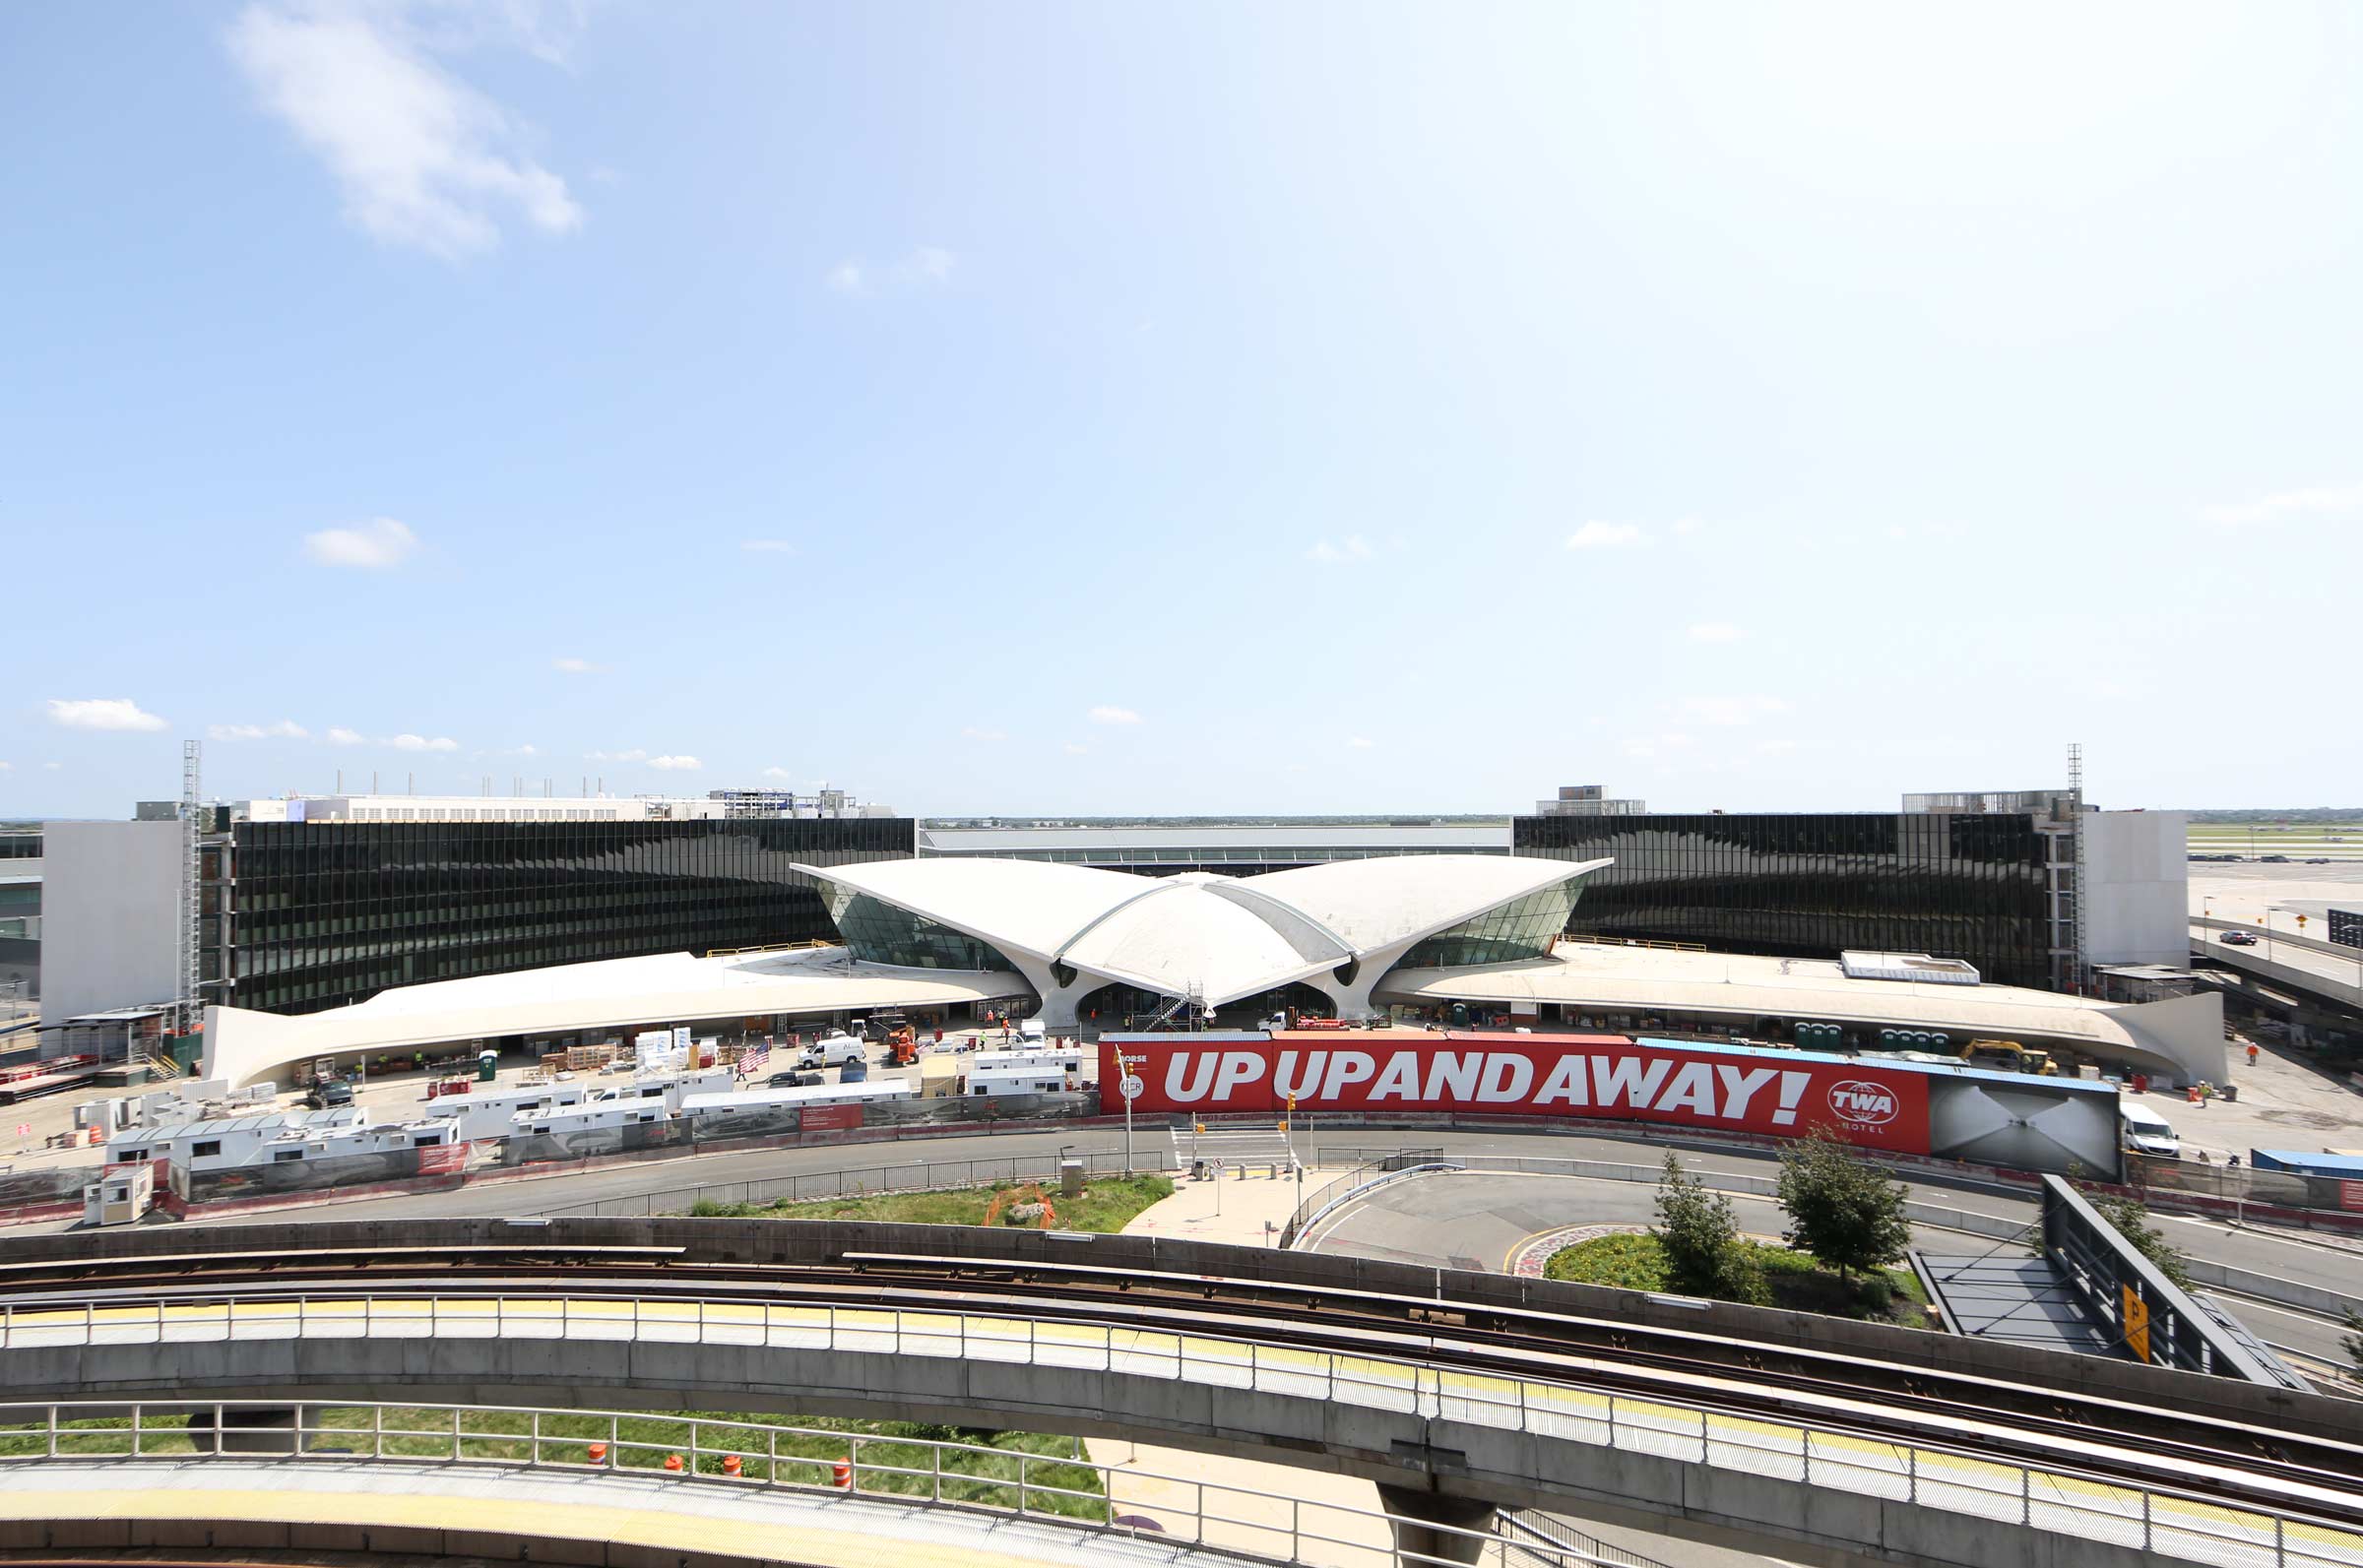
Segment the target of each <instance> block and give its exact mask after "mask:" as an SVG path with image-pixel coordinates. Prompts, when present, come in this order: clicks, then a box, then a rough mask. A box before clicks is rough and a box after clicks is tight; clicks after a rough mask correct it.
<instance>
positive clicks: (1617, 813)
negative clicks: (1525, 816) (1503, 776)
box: [1534, 784, 1649, 817]
mask: <svg viewBox="0 0 2363 1568" xmlns="http://www.w3.org/2000/svg"><path fill="white" fill-rule="evenodd" d="M1607 794H1608V791H1607V790H1605V789H1603V788H1602V787H1601V786H1600V785H1598V784H1561V785H1560V786H1559V793H1558V794H1556V795H1554V796H1552V797H1551V798H1550V799H1548V800H1537V801H1536V802H1535V803H1534V814H1535V815H1536V816H1538V817H1638V816H1642V815H1644V814H1646V813H1647V811H1648V810H1649V802H1648V801H1646V800H1611V799H1609V798H1607Z"/></svg>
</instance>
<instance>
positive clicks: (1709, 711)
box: [1682, 697, 1789, 724]
mask: <svg viewBox="0 0 2363 1568" xmlns="http://www.w3.org/2000/svg"><path fill="white" fill-rule="evenodd" d="M1682 711H1683V712H1684V713H1685V714H1688V715H1689V716H1690V717H1691V718H1692V719H1693V720H1695V721H1698V722H1700V723H1706V724H1752V723H1754V722H1756V721H1757V720H1758V719H1761V718H1763V717H1764V716H1765V715H1766V714H1785V713H1787V712H1788V711H1789V705H1788V704H1787V703H1786V702H1783V701H1782V700H1781V699H1780V698H1778V697H1685V698H1684V699H1683V700H1682Z"/></svg>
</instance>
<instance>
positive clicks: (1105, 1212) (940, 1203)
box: [689, 1176, 1174, 1231]
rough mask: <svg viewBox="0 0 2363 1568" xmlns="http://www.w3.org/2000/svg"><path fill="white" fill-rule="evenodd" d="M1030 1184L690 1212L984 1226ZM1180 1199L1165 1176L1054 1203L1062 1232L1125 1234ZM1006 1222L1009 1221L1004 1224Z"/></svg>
mask: <svg viewBox="0 0 2363 1568" xmlns="http://www.w3.org/2000/svg"><path fill="white" fill-rule="evenodd" d="M1030 1185H1031V1184H1030V1183H1026V1182H1006V1181H1004V1182H996V1183H995V1184H993V1185H992V1186H990V1187H961V1188H955V1189H952V1190H949V1191H944V1192H880V1193H866V1194H858V1195H854V1196H850V1197H844V1198H818V1199H811V1200H807V1201H804V1202H800V1203H798V1202H791V1201H789V1200H786V1199H782V1200H781V1201H779V1202H777V1203H700V1204H698V1205H697V1206H696V1207H694V1208H693V1209H691V1210H690V1211H689V1212H690V1213H691V1214H693V1215H697V1216H699V1217H701V1218H719V1219H733V1220H874V1221H881V1222H886V1223H896V1224H919V1225H980V1224H983V1223H985V1215H986V1211H987V1210H988V1209H990V1207H991V1206H992V1201H993V1199H994V1197H995V1196H996V1195H998V1194H1001V1193H1005V1192H1009V1191H1011V1190H1012V1189H1013V1188H1022V1187H1029V1186H1030ZM1173 1195H1174V1184H1173V1181H1172V1179H1171V1178H1169V1177H1165V1176H1099V1177H1095V1178H1093V1180H1092V1181H1091V1182H1090V1183H1089V1184H1088V1185H1087V1186H1085V1187H1084V1189H1083V1196H1082V1197H1080V1198H1075V1199H1063V1198H1060V1197H1059V1196H1058V1195H1057V1194H1056V1193H1055V1192H1052V1193H1051V1205H1052V1208H1053V1209H1054V1211H1055V1213H1056V1214H1057V1217H1058V1226H1057V1227H1058V1228H1059V1229H1061V1230H1098V1231H1117V1230H1121V1229H1123V1227H1124V1226H1125V1224H1127V1223H1129V1222H1130V1221H1131V1219H1132V1217H1133V1216H1134V1215H1137V1214H1139V1213H1140V1212H1141V1211H1142V1210H1143V1209H1146V1208H1147V1207H1148V1206H1149V1205H1151V1204H1153V1203H1156V1202H1158V1201H1160V1200H1161V1199H1165V1198H1170V1197H1172V1196H1173ZM1004 1223H1006V1222H1004Z"/></svg>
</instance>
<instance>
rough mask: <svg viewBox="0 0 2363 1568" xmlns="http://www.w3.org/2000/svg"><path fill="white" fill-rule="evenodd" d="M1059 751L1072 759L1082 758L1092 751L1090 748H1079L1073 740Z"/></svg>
mask: <svg viewBox="0 0 2363 1568" xmlns="http://www.w3.org/2000/svg"><path fill="white" fill-rule="evenodd" d="M1059 749H1060V750H1062V751H1064V752H1065V753H1066V754H1067V755H1068V756H1070V757H1080V756H1082V755H1084V754H1085V753H1086V752H1088V751H1090V750H1091V748H1090V747H1089V746H1078V745H1076V744H1075V743H1074V742H1073V741H1071V740H1070V741H1068V742H1067V743H1066V744H1065V745H1064V746H1062V747H1060V748H1059Z"/></svg>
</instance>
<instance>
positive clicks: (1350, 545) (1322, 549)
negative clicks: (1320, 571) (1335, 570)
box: [1305, 533, 1373, 566]
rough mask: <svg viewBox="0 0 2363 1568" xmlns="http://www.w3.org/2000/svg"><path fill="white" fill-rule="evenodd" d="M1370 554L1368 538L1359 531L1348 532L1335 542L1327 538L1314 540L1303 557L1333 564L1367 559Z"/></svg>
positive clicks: (1324, 563)
mask: <svg viewBox="0 0 2363 1568" xmlns="http://www.w3.org/2000/svg"><path fill="white" fill-rule="evenodd" d="M1372 554H1373V551H1372V549H1371V541H1370V540H1369V539H1366V538H1364V537H1363V536H1362V535H1361V534H1359V533H1349V534H1347V535H1346V536H1345V537H1344V538H1342V539H1339V540H1338V541H1337V542H1336V543H1335V544H1332V543H1330V542H1329V541H1328V540H1327V539H1318V540H1315V541H1314V543H1313V546H1312V548H1311V549H1309V550H1307V551H1306V552H1305V559H1307V560H1309V561H1318V562H1320V563H1321V564H1322V565H1324V566H1335V565H1337V564H1338V563H1340V562H1343V561H1367V560H1369V559H1370V558H1371V556H1372Z"/></svg>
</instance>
